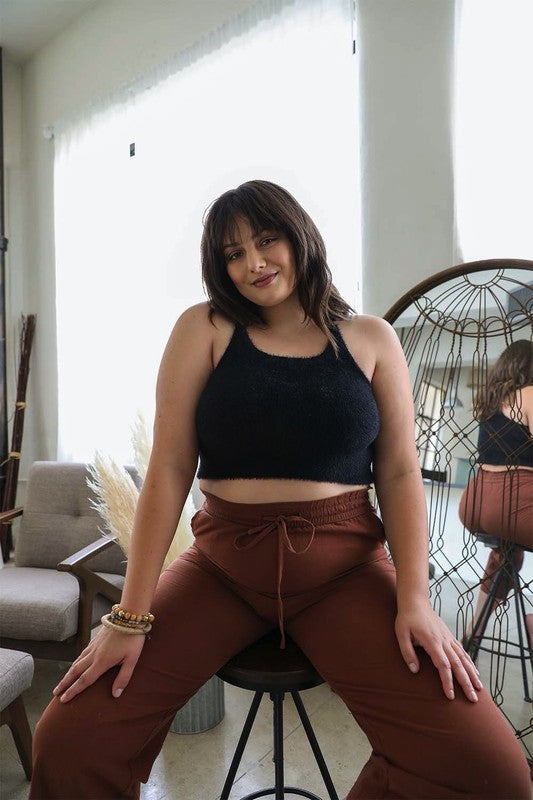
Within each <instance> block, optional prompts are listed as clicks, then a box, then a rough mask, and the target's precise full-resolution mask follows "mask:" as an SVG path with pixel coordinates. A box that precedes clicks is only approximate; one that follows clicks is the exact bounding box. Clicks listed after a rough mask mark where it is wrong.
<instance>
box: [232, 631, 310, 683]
mask: <svg viewBox="0 0 533 800" xmlns="http://www.w3.org/2000/svg"><path fill="white" fill-rule="evenodd" d="M279 639H280V636H279V632H278V631H270V633H267V634H266V635H265V636H263V637H262V638H261V639H259V640H258V641H257V642H254V643H253V644H251V645H250V646H249V647H246V648H245V649H244V650H241V652H240V653H237V655H235V656H233V658H231V659H230V660H229V661H228V662H227V663H226V664H225V665H224V666H223V667H222V669H220V670H219V671H218V673H217V674H218V676H219V678H222V679H223V680H225V681H227V683H231V684H232V685H233V686H238V687H239V688H240V689H252V690H254V691H257V690H260V691H262V692H271V691H274V690H277V691H282V692H283V691H287V692H299V691H302V690H303V689H311V688H312V687H313V686H320V684H322V683H324V679H323V678H322V676H321V675H319V674H318V672H317V671H316V669H315V668H314V667H313V665H312V664H311V662H310V661H309V659H308V658H307V657H306V656H305V655H304V653H302V651H301V650H300V648H299V647H298V646H297V645H296V644H295V643H294V642H293V641H292V639H291V638H290V637H288V636H287V637H286V642H285V648H284V649H283V650H281V649H280V646H279Z"/></svg>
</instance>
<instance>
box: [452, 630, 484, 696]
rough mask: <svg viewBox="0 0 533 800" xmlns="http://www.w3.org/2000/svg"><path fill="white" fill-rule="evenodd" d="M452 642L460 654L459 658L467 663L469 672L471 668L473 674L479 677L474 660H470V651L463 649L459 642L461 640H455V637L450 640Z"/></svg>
mask: <svg viewBox="0 0 533 800" xmlns="http://www.w3.org/2000/svg"><path fill="white" fill-rule="evenodd" d="M452 644H453V646H454V648H455V649H456V650H458V652H459V655H460V656H461V659H462V660H463V663H465V664H467V665H468V670H469V672H470V671H472V670H473V671H474V674H475V675H477V677H478V679H479V670H478V668H477V666H476V664H475V662H474V661H472V657H471V656H470V653H467V651H466V650H465V649H464V647H463V645H462V644H461V642H459V641H457V639H454V640H453V641H452ZM479 683H480V686H479V688H481V687H482V684H481V681H480V682H479Z"/></svg>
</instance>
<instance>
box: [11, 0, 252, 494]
mask: <svg viewBox="0 0 533 800" xmlns="http://www.w3.org/2000/svg"><path fill="white" fill-rule="evenodd" d="M252 3H253V0H224V2H222V3H213V2H211V1H210V0H195V3H194V4H192V3H190V2H189V0H172V2H168V0H151V2H150V3H147V2H146V1H145V0H104V2H102V3H100V4H99V5H98V6H96V7H94V8H93V9H91V10H90V11H89V12H88V13H87V14H86V15H84V16H82V17H80V18H79V19H78V20H77V21H76V22H75V23H73V24H72V25H71V26H70V27H69V28H67V29H66V30H65V31H64V32H62V33H61V34H60V35H58V36H57V37H56V38H55V39H54V40H52V41H51V42H49V44H48V45H47V46H46V47H44V48H43V49H42V50H41V51H39V52H38V53H37V54H36V55H35V56H34V57H33V58H32V59H31V60H30V61H29V62H28V63H26V64H25V65H24V67H23V68H22V69H20V68H19V67H16V66H15V65H13V64H10V63H9V62H7V61H6V62H5V70H4V84H5V96H6V119H5V127H6V143H7V148H6V149H7V151H8V152H7V154H6V177H7V181H6V182H7V197H6V205H7V209H6V211H7V226H8V228H7V235H8V238H9V240H10V246H9V252H8V261H7V271H8V286H7V320H6V323H7V325H6V327H7V340H8V345H7V346H8V360H9V361H10V363H12V361H13V358H12V357H11V356H12V355H13V356H14V355H15V353H16V352H17V350H18V347H17V341H18V320H19V317H20V314H21V313H25V314H28V313H36V314H37V329H36V339H35V344H34V350H33V353H32V362H31V373H30V380H29V388H28V408H27V411H26V420H25V430H24V442H23V448H22V462H21V482H22V483H23V481H24V477H25V475H26V473H27V469H28V466H29V464H31V463H32V462H33V461H35V460H37V459H53V458H55V456H56V442H57V367H56V335H55V282H54V233H53V154H54V145H53V140H51V139H46V138H45V137H44V136H43V130H44V129H45V128H46V127H48V126H50V125H53V123H54V122H55V121H57V120H62V119H64V118H69V117H70V116H72V115H75V114H76V113H77V112H78V111H79V110H80V109H83V108H84V107H85V106H87V105H92V104H93V103H95V102H98V100H99V99H100V98H102V97H107V96H108V95H109V94H112V93H113V92H114V91H115V90H117V89H118V88H120V87H121V86H123V85H125V84H128V83H130V82H132V81H133V80H135V79H136V78H137V77H138V76H141V75H143V74H145V73H146V72H148V71H149V70H150V69H152V68H155V67H157V66H158V65H159V64H160V63H161V62H163V61H165V60H166V59H170V58H172V57H173V56H174V55H175V54H177V53H179V52H180V51H182V50H184V49H185V48H187V47H189V46H190V45H191V44H193V43H194V42H195V41H197V40H198V39H199V38H200V37H201V36H202V35H204V34H206V33H208V32H209V31H211V30H214V29H216V28H217V27H218V26H219V25H221V24H223V23H224V22H225V21H226V20H228V19H229V18H231V17H232V16H234V15H236V14H238V13H240V12H241V11H243V10H244V9H246V8H247V7H248V6H250V5H252ZM97 240H98V232H97V231H95V238H94V240H93V241H91V242H87V243H80V246H84V244H86V245H87V246H90V247H94V248H95V252H96V253H97ZM88 335H89V333H88ZM88 368H90V365H88ZM14 394H15V376H14V372H13V369H12V368H11V369H10V373H9V375H8V397H9V398H14ZM8 410H9V409H8Z"/></svg>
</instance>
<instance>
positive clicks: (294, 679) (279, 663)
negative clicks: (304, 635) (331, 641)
mask: <svg viewBox="0 0 533 800" xmlns="http://www.w3.org/2000/svg"><path fill="white" fill-rule="evenodd" d="M217 675H218V676H219V677H220V678H222V680H224V681H227V683H231V684H232V685H233V686H238V687H239V688H241V689H249V690H251V691H255V695H254V698H253V700H252V705H251V706H250V710H249V712H248V716H247V717H246V721H245V723H244V727H243V729H242V733H241V735H240V737H239V741H238V743H237V749H236V750H235V755H234V756H233V759H232V762H231V765H230V768H229V772H228V774H227V777H226V781H225V783H224V788H223V789H222V794H221V795H220V800H228V797H229V793H230V791H231V787H232V785H233V782H234V780H235V775H236V774H237V769H238V767H239V764H240V762H241V758H242V754H243V752H244V748H245V746H246V742H247V741H248V737H249V736H250V731H251V729H252V725H253V723H254V720H255V717H256V714H257V710H258V708H259V704H260V702H261V698H262V697H263V695H264V693H265V692H269V694H270V699H271V700H272V702H273V704H274V756H273V759H272V760H273V762H274V768H275V786H274V787H273V788H272V789H263V790H260V791H258V792H252V794H247V795H246V796H245V797H241V799H240V800H255V798H257V797H267V796H268V795H272V796H273V797H274V798H275V800H283V798H284V796H285V795H284V793H285V792H290V793H292V794H296V795H299V796H300V797H307V798H310V800H321V798H320V797H318V795H316V794H313V793H312V792H308V791H306V790H305V789H296V788H294V787H293V786H285V785H284V776H283V698H284V695H285V692H290V693H291V695H292V698H293V700H294V703H295V705H296V708H297V710H298V714H299V715H300V719H301V720H302V725H303V727H304V730H305V732H306V734H307V738H308V739H309V744H310V745H311V749H312V750H313V753H314V756H315V759H316V762H317V764H318V768H319V769H320V773H321V775H322V778H323V779H324V783H325V784H326V789H327V791H328V795H329V798H330V800H339V796H338V794H337V792H336V791H335V787H334V786H333V782H332V780H331V776H330V774H329V772H328V768H327V767H326V762H325V761H324V756H323V755H322V753H321V751H320V747H319V746H318V742H317V740H316V736H315V734H314V731H313V728H312V727H311V723H310V721H309V717H308V716H307V713H306V710H305V708H304V705H303V703H302V700H301V698H300V694H299V692H300V691H303V690H304V689H310V688H311V687H313V686H320V684H322V683H324V679H323V678H321V676H320V675H319V674H318V672H317V671H316V670H315V668H314V667H313V665H312V664H311V662H310V661H309V660H308V659H307V658H306V657H305V655H304V654H303V653H302V651H301V650H300V649H299V647H298V646H297V645H296V644H295V643H294V642H293V641H292V639H290V637H288V636H287V637H286V647H285V649H284V650H280V647H279V632H278V631H271V632H270V633H268V634H267V635H266V636H263V638H262V639H259V640H258V641H257V642H254V643H253V644H252V645H250V646H249V647H247V648H246V649H244V650H242V651H241V652H240V653H238V654H237V655H236V656H234V657H233V658H232V659H230V660H229V661H228V663H227V664H225V665H224V666H223V667H222V669H220V670H219V671H218V673H217Z"/></svg>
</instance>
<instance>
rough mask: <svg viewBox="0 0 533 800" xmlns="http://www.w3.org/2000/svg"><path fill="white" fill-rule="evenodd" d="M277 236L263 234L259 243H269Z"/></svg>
mask: <svg viewBox="0 0 533 800" xmlns="http://www.w3.org/2000/svg"><path fill="white" fill-rule="evenodd" d="M277 238H278V237H277V236H265V238H264V239H261V244H266V245H269V244H270V243H271V242H275V241H276V239H277Z"/></svg>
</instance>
